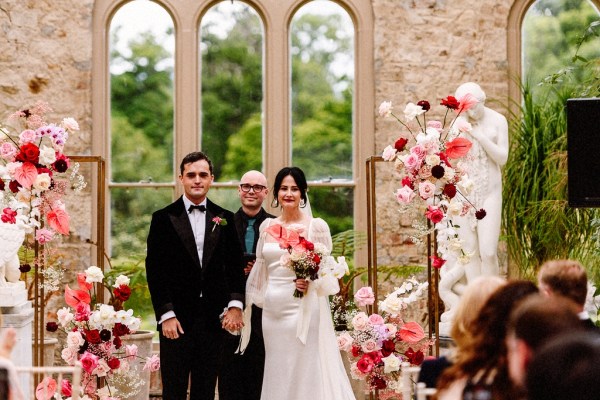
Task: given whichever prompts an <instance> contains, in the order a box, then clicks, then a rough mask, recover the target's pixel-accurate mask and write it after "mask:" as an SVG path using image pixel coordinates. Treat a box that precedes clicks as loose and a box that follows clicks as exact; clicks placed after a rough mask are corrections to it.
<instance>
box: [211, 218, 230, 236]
mask: <svg viewBox="0 0 600 400" xmlns="http://www.w3.org/2000/svg"><path fill="white" fill-rule="evenodd" d="M212 222H214V225H213V228H212V231H211V232H214V231H215V228H216V227H217V225H222V226H225V225H227V220H226V219H223V218H221V217H214V218H213V219H212Z"/></svg>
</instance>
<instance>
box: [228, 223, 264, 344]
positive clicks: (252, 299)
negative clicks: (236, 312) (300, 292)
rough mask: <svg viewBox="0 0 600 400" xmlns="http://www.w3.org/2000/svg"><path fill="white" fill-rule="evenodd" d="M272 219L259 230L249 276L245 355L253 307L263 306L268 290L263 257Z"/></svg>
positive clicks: (245, 314)
mask: <svg viewBox="0 0 600 400" xmlns="http://www.w3.org/2000/svg"><path fill="white" fill-rule="evenodd" d="M271 221H272V218H267V219H266V220H264V221H263V223H262V224H261V225H260V228H259V235H260V236H259V238H258V243H257V244H256V261H255V262H254V266H253V267H252V270H251V271H250V274H249V275H248V280H247V281H246V308H245V309H244V327H243V328H242V332H241V337H240V345H239V348H238V350H237V351H236V353H237V352H239V353H242V354H243V353H244V350H246V347H247V346H248V342H249V341H250V333H251V332H252V329H251V324H250V322H251V318H252V305H254V304H255V305H256V306H258V307H261V308H262V306H263V304H264V300H265V292H266V290H267V279H268V276H267V265H266V264H265V258H264V255H263V246H264V244H265V237H266V235H267V232H266V229H267V228H268V227H269V225H271Z"/></svg>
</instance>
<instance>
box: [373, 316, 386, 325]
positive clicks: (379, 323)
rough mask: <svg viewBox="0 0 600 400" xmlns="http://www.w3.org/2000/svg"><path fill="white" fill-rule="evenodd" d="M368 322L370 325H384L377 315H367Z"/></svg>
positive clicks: (380, 317)
mask: <svg viewBox="0 0 600 400" xmlns="http://www.w3.org/2000/svg"><path fill="white" fill-rule="evenodd" d="M369 322H370V323H371V325H383V324H385V321H384V320H383V317H382V316H381V315H379V314H371V315H369Z"/></svg>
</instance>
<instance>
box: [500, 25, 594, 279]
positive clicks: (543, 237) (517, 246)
mask: <svg viewBox="0 0 600 400" xmlns="http://www.w3.org/2000/svg"><path fill="white" fill-rule="evenodd" d="M595 26H597V22H594V23H592V24H590V27H589V28H588V30H587V33H586V35H584V36H583V37H580V38H579V42H577V43H575V48H576V49H577V50H579V49H581V48H583V43H584V42H586V41H587V40H588V39H589V38H590V37H593V36H595V30H594V28H595ZM596 46H597V43H596ZM599 60H600V59H599V58H598V57H597V56H596V58H594V59H591V60H588V59H586V58H584V57H581V56H579V54H578V53H575V56H574V57H573V62H572V63H568V64H567V68H563V69H561V70H560V71H559V72H558V73H556V74H554V75H553V76H552V77H551V78H550V79H545V80H544V81H545V82H547V83H548V84H547V85H545V87H544V88H545V91H544V93H545V95H544V96H541V95H537V96H534V93H533V91H532V89H531V87H530V85H529V84H527V83H525V84H523V86H522V87H521V92H522V96H523V99H522V104H521V106H520V109H519V113H518V115H514V116H513V118H512V124H511V149H510V153H509V159H508V162H507V165H506V168H505V170H504V193H503V199H504V210H503V224H504V229H505V232H506V237H507V244H508V251H509V254H510V257H511V259H512V261H513V262H515V263H516V264H517V265H518V267H519V270H520V271H521V274H522V275H523V276H524V277H533V276H534V275H535V273H536V272H537V268H538V267H539V265H540V264H541V263H543V262H544V261H546V260H548V259H555V258H573V259H578V260H580V261H581V262H582V263H583V264H584V265H586V266H587V269H588V272H589V273H590V275H591V278H592V279H593V280H594V281H596V282H598V280H599V279H600V253H599V250H598V241H597V238H598V236H597V235H598V218H599V217H600V212H599V211H598V210H596V209H584V208H571V207H569V206H568V203H567V190H568V188H567V163H566V160H567V151H566V150H567V121H566V109H565V106H566V101H567V99H569V98H576V97H590V96H598V95H600V92H599V91H598V87H599V83H600V78H599V75H598V70H599V69H598V65H599Z"/></svg>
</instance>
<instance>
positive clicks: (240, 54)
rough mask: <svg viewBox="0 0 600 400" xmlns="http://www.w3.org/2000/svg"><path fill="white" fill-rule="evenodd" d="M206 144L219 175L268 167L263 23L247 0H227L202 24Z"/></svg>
mask: <svg viewBox="0 0 600 400" xmlns="http://www.w3.org/2000/svg"><path fill="white" fill-rule="evenodd" d="M200 55H201V57H202V59H201V82H202V83H201V87H202V89H201V90H202V93H201V99H202V100H201V103H202V108H201V118H202V127H201V129H202V132H201V148H202V150H203V151H204V152H205V153H206V154H207V155H208V156H209V157H210V158H211V160H212V161H213V164H214V173H215V180H216V181H221V182H223V181H229V180H237V179H239V174H240V173H241V172H242V171H247V170H249V169H256V170H259V171H260V170H261V169H262V157H263V156H262V137H263V128H262V112H263V110H262V100H263V84H262V74H263V72H262V71H263V67H262V60H263V26H262V22H261V19H260V17H259V16H258V14H257V13H256V11H255V10H254V9H253V8H252V7H250V6H248V5H247V4H245V3H243V2H239V1H236V2H234V3H232V2H231V1H222V2H219V3H217V4H216V5H215V6H213V7H211V8H210V9H209V10H208V12H207V13H206V14H205V15H204V16H203V18H202V21H201V26H200Z"/></svg>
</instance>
